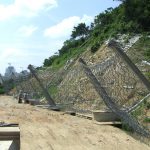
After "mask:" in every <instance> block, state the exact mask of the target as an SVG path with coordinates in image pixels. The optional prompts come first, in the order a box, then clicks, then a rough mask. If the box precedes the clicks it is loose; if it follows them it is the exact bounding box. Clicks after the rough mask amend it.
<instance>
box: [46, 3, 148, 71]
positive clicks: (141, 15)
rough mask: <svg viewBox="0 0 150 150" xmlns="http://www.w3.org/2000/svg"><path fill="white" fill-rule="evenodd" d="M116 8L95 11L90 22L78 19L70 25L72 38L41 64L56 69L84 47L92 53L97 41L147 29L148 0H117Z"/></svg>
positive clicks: (146, 52)
mask: <svg viewBox="0 0 150 150" xmlns="http://www.w3.org/2000/svg"><path fill="white" fill-rule="evenodd" d="M120 1H121V2H122V3H121V4H120V6H119V7H117V8H114V9H113V8H108V9H107V10H105V11H104V12H102V13H100V14H99V15H97V16H96V17H95V19H94V22H93V23H91V25H90V26H87V25H86V24H85V23H80V24H78V25H77V26H76V27H74V28H73V31H72V33H71V38H70V39H68V40H66V41H65V42H64V45H63V46H62V48H61V49H60V50H58V51H59V53H58V54H57V55H53V56H51V57H49V58H48V59H45V61H44V67H48V66H51V67H52V68H54V69H59V68H61V67H63V66H64V65H65V63H66V62H67V61H68V60H69V59H71V58H76V57H78V56H79V55H80V54H81V53H82V52H84V51H85V50H86V49H87V47H90V48H91V52H92V53H95V52H96V51H97V50H98V48H99V47H100V45H101V44H102V43H103V42H104V41H105V40H106V39H108V38H111V37H116V36H117V34H133V33H135V34H138V33H140V34H143V33H148V32H149V31H150V1H149V0H143V1H141V0H120ZM144 53H145V55H146V57H147V59H150V50H149V49H147V50H145V52H144Z"/></svg>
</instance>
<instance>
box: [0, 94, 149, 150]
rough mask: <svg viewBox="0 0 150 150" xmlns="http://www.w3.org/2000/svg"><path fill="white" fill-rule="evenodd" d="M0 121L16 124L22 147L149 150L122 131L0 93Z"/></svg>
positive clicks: (34, 149)
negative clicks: (18, 100)
mask: <svg viewBox="0 0 150 150" xmlns="http://www.w3.org/2000/svg"><path fill="white" fill-rule="evenodd" d="M0 122H5V123H19V127H20V142H21V143H20V144H21V150H150V147H149V146H148V145H146V144H144V143H142V142H140V141H138V140H136V139H135V138H133V137H132V136H130V135H129V134H127V133H126V132H125V131H123V130H121V129H119V128H116V127H113V126H110V125H97V124H94V123H93V121H92V120H88V119H84V118H79V117H76V116H71V115H68V114H64V113H63V112H54V111H50V110H47V109H42V108H38V107H36V106H31V105H29V104H18V103H17V101H16V100H15V99H13V97H10V96H0Z"/></svg>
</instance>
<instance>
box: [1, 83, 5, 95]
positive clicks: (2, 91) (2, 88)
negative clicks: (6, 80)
mask: <svg viewBox="0 0 150 150" xmlns="http://www.w3.org/2000/svg"><path fill="white" fill-rule="evenodd" d="M4 93H5V91H4V87H3V86H2V85H1V84H0V94H4Z"/></svg>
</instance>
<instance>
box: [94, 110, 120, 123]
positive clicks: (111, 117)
mask: <svg viewBox="0 0 150 150" xmlns="http://www.w3.org/2000/svg"><path fill="white" fill-rule="evenodd" d="M93 119H94V120H96V121H98V122H113V121H120V119H119V118H118V116H117V115H116V114H114V113H113V112H111V111H99V110H98V111H93Z"/></svg>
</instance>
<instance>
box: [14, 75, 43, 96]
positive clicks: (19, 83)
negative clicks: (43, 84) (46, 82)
mask: <svg viewBox="0 0 150 150" xmlns="http://www.w3.org/2000/svg"><path fill="white" fill-rule="evenodd" d="M14 83H15V88H16V94H18V93H19V92H20V91H21V92H23V93H27V94H28V97H29V98H40V97H41V95H42V94H41V93H42V91H41V89H40V87H39V86H38V84H37V81H36V79H35V78H33V76H32V75H31V74H27V75H21V76H18V77H15V78H14Z"/></svg>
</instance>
